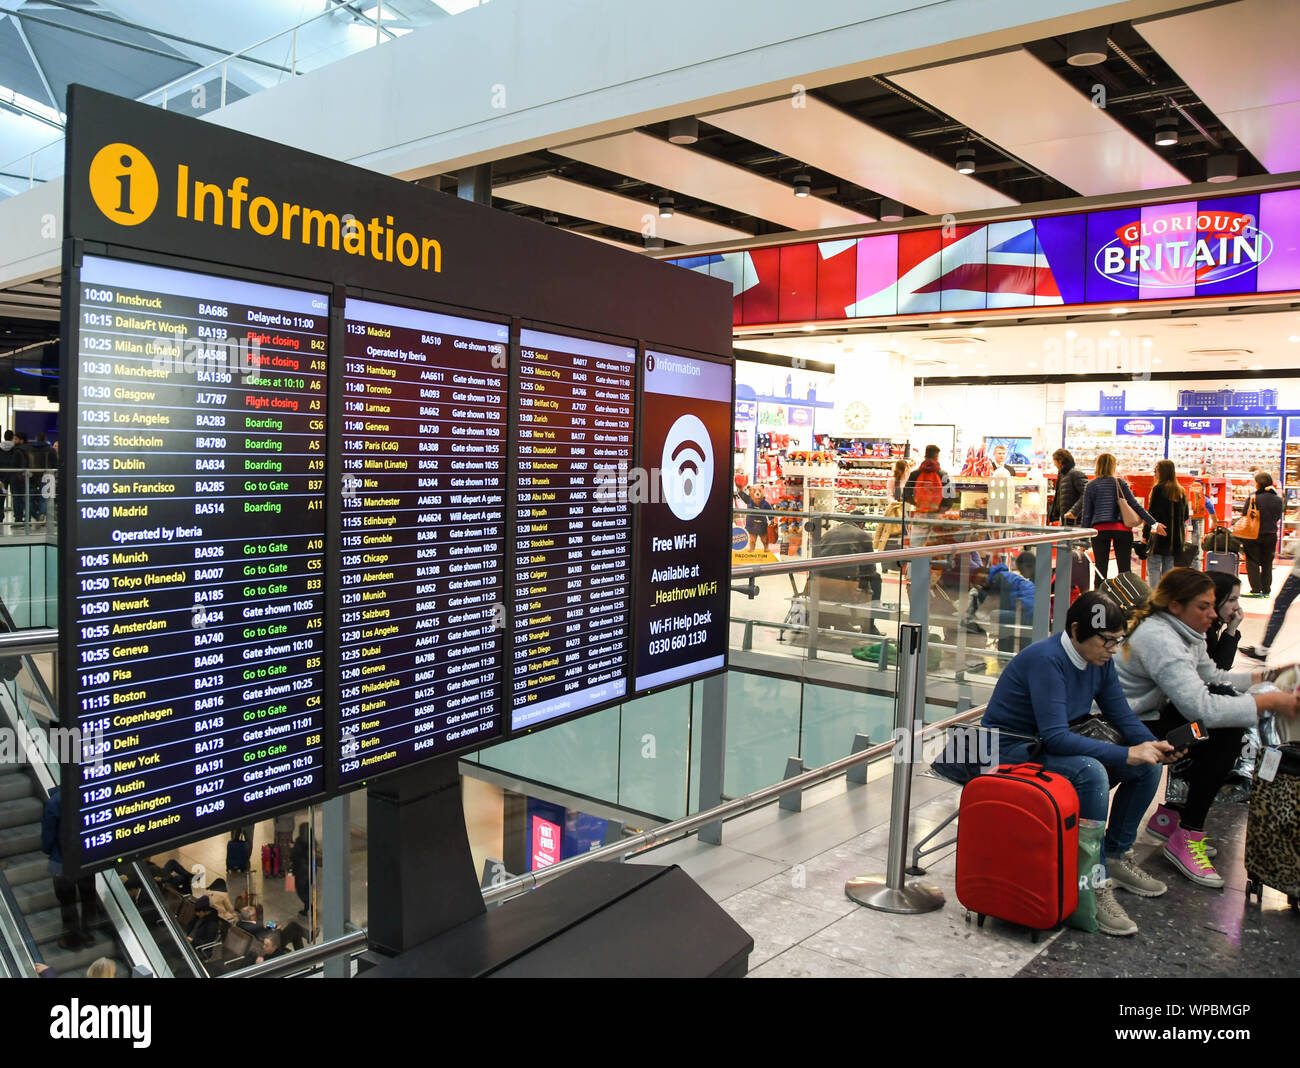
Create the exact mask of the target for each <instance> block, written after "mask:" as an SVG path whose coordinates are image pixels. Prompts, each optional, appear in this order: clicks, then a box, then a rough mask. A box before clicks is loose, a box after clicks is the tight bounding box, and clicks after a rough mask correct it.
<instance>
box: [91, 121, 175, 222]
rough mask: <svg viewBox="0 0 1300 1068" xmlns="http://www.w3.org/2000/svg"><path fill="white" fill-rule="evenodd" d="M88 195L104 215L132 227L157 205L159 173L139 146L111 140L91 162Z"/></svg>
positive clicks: (142, 220)
mask: <svg viewBox="0 0 1300 1068" xmlns="http://www.w3.org/2000/svg"><path fill="white" fill-rule="evenodd" d="M90 195H91V196H92V197H94V198H95V204H96V205H97V206H98V207H99V210H100V211H102V212H103V213H104V215H105V216H106V217H107V218H109V219H112V220H113V222H115V223H119V224H121V225H122V226H135V225H137V224H138V223H142V222H144V221H145V220H146V219H147V218H149V216H150V215H152V214H153V209H154V208H155V207H156V206H157V204H158V175H157V174H156V173H155V172H154V169H153V164H152V163H150V162H149V157H148V156H146V155H145V154H144V153H143V152H141V151H140V150H139V149H138V148H136V147H134V146H133V145H127V144H123V143H121V142H120V141H119V142H114V143H113V144H111V145H105V146H104V147H103V148H101V149H100V150H99V151H98V152H96V153H95V158H94V159H93V160H91V161H90Z"/></svg>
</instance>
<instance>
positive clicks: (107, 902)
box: [0, 631, 171, 976]
mask: <svg viewBox="0 0 1300 1068" xmlns="http://www.w3.org/2000/svg"><path fill="white" fill-rule="evenodd" d="M25 636H26V635H25V634H24V633H23V632H21V631H20V632H17V633H12V634H0V652H3V648H4V646H5V645H6V644H10V643H11V642H12V640H13V639H15V638H18V639H21V638H23V637H25ZM5 639H9V640H10V642H6V640H5ZM13 644H18V643H16V642H13ZM26 659H27V660H28V661H29V663H28V664H27V665H26V666H27V670H28V671H29V672H30V673H31V674H32V675H33V676H34V677H35V678H38V679H39V674H38V673H37V671H36V669H35V665H34V664H32V663H30V659H31V658H30V657H27V658H26ZM14 682H15V684H16V682H17V680H16V679H15V680H14ZM46 692H48V691H46ZM12 703H13V716H14V721H13V723H12V726H13V727H14V728H17V727H19V726H20V725H22V726H23V727H25V728H27V729H29V730H30V729H37V730H39V729H41V724H40V723H38V722H36V720H35V717H34V716H32V715H31V712H30V710H28V711H27V712H26V714H24V710H23V709H21V708H19V707H18V703H17V701H13V702H12ZM49 707H50V709H51V711H54V712H56V713H57V709H56V708H54V706H52V705H51V706H49ZM17 733H19V734H20V736H21V735H22V734H23V733H24V732H17ZM23 756H24V758H25V759H26V760H27V763H28V764H29V765H30V766H31V769H32V772H33V776H32V777H33V781H34V782H35V783H36V786H37V792H38V794H39V797H40V800H41V803H42V805H43V804H44V803H45V802H47V801H48V800H49V799H50V791H51V790H52V789H53V788H54V786H55V784H56V782H57V781H58V780H57V778H56V776H55V772H54V771H52V770H51V767H50V765H49V764H47V763H46V762H45V761H44V760H41V759H37V754H28V753H24V754H23ZM55 768H56V770H57V765H56V766H55ZM3 882H4V880H3V879H0V883H3ZM95 882H96V888H97V897H98V898H99V903H100V906H101V907H102V908H103V910H104V914H105V916H107V917H108V919H109V920H110V921H113V930H114V933H115V935H116V936H117V938H118V940H119V941H120V943H121V946H122V949H123V950H124V951H125V952H126V955H127V959H128V962H129V963H130V964H132V965H137V964H147V965H148V967H149V969H150V971H151V972H152V973H153V974H154V975H157V976H170V975H171V967H170V966H169V965H168V964H167V961H166V960H165V959H164V957H163V955H162V953H161V951H160V950H159V949H158V947H157V946H156V945H155V944H154V943H153V940H152V939H151V938H150V937H149V934H148V928H146V926H145V924H144V920H143V919H142V918H141V916H140V911H139V909H137V908H136V906H135V902H134V901H132V900H131V896H130V895H129V894H128V893H127V892H126V888H125V887H124V886H123V885H122V880H121V879H119V878H118V876H117V873H116V872H114V871H109V872H100V873H99V874H98V875H96V876H95ZM9 907H11V908H16V903H12V902H10V903H9ZM17 916H21V912H16V913H15V918H17ZM18 927H19V929H20V930H21V931H22V933H23V936H24V940H27V939H28V938H30V932H29V931H28V930H27V925H26V924H25V923H22V922H19V923H18ZM33 963H34V964H35V963H43V961H41V960H40V956H39V953H38V955H37V956H36V958H34V960H33Z"/></svg>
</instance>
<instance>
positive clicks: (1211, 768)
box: [1116, 567, 1296, 889]
mask: <svg viewBox="0 0 1300 1068" xmlns="http://www.w3.org/2000/svg"><path fill="white" fill-rule="evenodd" d="M1215 605H1216V590H1215V583H1214V579H1212V578H1211V577H1210V576H1209V575H1207V574H1206V573H1205V572H1203V571H1194V570H1192V569H1191V568H1190V567H1176V568H1174V569H1173V570H1172V571H1166V572H1165V573H1164V575H1162V576H1161V578H1160V585H1159V586H1157V587H1156V589H1155V592H1154V593H1153V594H1152V595H1151V600H1150V601H1148V602H1147V604H1146V606H1145V607H1144V608H1142V609H1140V610H1139V611H1138V612H1136V613H1135V614H1134V616H1133V620H1132V622H1131V623H1130V624H1129V631H1128V640H1127V641H1126V642H1125V645H1124V655H1123V656H1122V657H1120V658H1119V660H1118V662H1117V665H1116V668H1117V671H1118V674H1119V681H1120V684H1121V685H1122V686H1123V688H1124V694H1125V696H1126V697H1127V698H1128V703H1129V705H1130V707H1132V709H1133V711H1134V712H1136V713H1137V715H1138V717H1139V718H1140V719H1142V720H1143V722H1144V724H1145V726H1146V727H1147V728H1149V729H1150V731H1151V733H1152V734H1154V735H1155V736H1156V737H1157V738H1164V737H1166V736H1167V735H1168V734H1169V733H1170V732H1171V731H1173V730H1174V729H1175V728H1177V727H1185V726H1186V725H1187V724H1188V723H1192V722H1196V723H1199V724H1200V726H1201V728H1202V730H1203V732H1204V734H1205V738H1204V740H1202V741H1200V742H1197V743H1196V744H1195V745H1193V746H1192V748H1191V750H1190V752H1189V753H1188V757H1187V770H1186V772H1185V778H1186V779H1187V800H1186V801H1185V802H1184V803H1183V804H1182V805H1181V806H1173V805H1166V806H1162V810H1163V813H1164V814H1165V815H1166V819H1167V822H1166V823H1164V824H1160V823H1159V822H1158V820H1157V819H1156V818H1153V819H1152V821H1151V822H1150V823H1148V825H1147V829H1148V830H1150V831H1152V833H1154V834H1157V835H1160V836H1161V837H1166V835H1167V837H1168V843H1167V844H1166V845H1165V848H1164V855H1165V859H1166V860H1168V861H1170V863H1172V864H1173V865H1174V867H1176V868H1177V869H1178V870H1179V871H1180V872H1182V874H1183V875H1185V876H1187V878H1189V879H1191V880H1192V882H1194V883H1198V884H1199V885H1201V886H1208V887H1211V888H1214V889H1219V888H1222V887H1223V885H1224V881H1223V876H1221V875H1220V874H1219V873H1218V872H1217V871H1215V870H1214V865H1213V863H1212V862H1211V861H1210V858H1209V855H1208V853H1207V849H1208V847H1207V844H1206V841H1205V817H1206V814H1207V813H1208V812H1209V810H1210V805H1211V804H1212V803H1213V802H1214V797H1215V795H1216V794H1217V793H1218V792H1219V787H1221V786H1222V785H1223V784H1224V782H1225V781H1226V780H1227V778H1228V775H1229V774H1230V773H1231V772H1232V768H1233V765H1234V764H1235V763H1236V761H1237V757H1238V756H1240V755H1241V741H1242V731H1243V729H1244V728H1246V727H1250V726H1254V725H1255V724H1256V723H1257V722H1258V720H1259V713H1261V712H1277V713H1280V714H1283V715H1287V716H1292V717H1294V716H1295V714H1296V698H1295V695H1294V694H1292V693H1283V692H1281V691H1274V692H1272V693H1257V694H1249V693H1246V692H1245V691H1246V690H1248V689H1249V688H1250V687H1251V686H1252V685H1253V684H1254V683H1256V682H1262V681H1264V679H1265V676H1266V674H1267V673H1266V672H1264V671H1262V670H1260V671H1254V672H1251V671H1224V670H1223V669H1222V668H1219V667H1217V666H1216V665H1215V663H1214V661H1213V660H1211V659H1210V654H1209V651H1208V650H1207V649H1206V645H1205V635H1206V633H1207V632H1208V631H1209V630H1210V628H1211V627H1212V626H1214V624H1215V621H1216V620H1218V619H1219V612H1218V609H1217V608H1216V606H1215ZM1161 814H1162V812H1161V811H1157V813H1156V817H1159V816H1160V815H1161ZM1175 817H1176V819H1175Z"/></svg>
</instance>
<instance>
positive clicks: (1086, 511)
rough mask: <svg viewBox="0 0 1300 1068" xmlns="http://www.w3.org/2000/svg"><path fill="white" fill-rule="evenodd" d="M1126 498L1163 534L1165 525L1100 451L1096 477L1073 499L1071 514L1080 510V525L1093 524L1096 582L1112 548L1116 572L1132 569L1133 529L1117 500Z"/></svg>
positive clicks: (1140, 516)
mask: <svg viewBox="0 0 1300 1068" xmlns="http://www.w3.org/2000/svg"><path fill="white" fill-rule="evenodd" d="M1121 497H1122V499H1123V500H1124V501H1126V502H1128V506H1129V507H1130V508H1132V509H1133V511H1134V513H1136V515H1137V517H1138V519H1139V520H1140V521H1142V522H1144V523H1149V524H1150V526H1151V529H1152V531H1154V532H1155V533H1156V534H1165V533H1167V531H1166V530H1165V526H1164V524H1163V523H1161V522H1160V521H1159V520H1157V519H1156V518H1155V517H1154V516H1152V515H1151V513H1149V512H1148V511H1147V510H1146V509H1145V508H1143V507H1142V505H1140V504H1138V502H1137V498H1135V497H1134V496H1133V491H1132V490H1131V489H1129V488H1128V483H1127V482H1125V481H1124V480H1123V479H1122V478H1118V477H1116V475H1115V457H1114V455H1113V454H1111V453H1109V452H1103V453H1102V454H1101V455H1100V456H1098V457H1097V477H1096V478H1094V479H1093V480H1092V481H1091V482H1089V483H1088V488H1087V489H1086V490H1084V493H1083V496H1082V497H1081V498H1080V499H1079V500H1077V501H1075V503H1074V505H1073V506H1072V507H1071V509H1070V513H1071V514H1079V513H1082V516H1083V525H1084V526H1085V527H1094V528H1095V529H1096V531H1097V535H1096V537H1094V538H1093V539H1092V555H1093V562H1094V563H1095V564H1096V565H1097V585H1098V586H1099V587H1100V586H1101V584H1102V582H1103V581H1105V578H1106V572H1107V571H1108V570H1110V551H1111V548H1112V547H1114V550H1115V568H1116V570H1117V571H1118V572H1119V573H1120V574H1124V573H1126V572H1129V571H1132V570H1133V530H1132V528H1130V527H1129V525H1128V524H1127V523H1126V522H1124V516H1123V515H1122V514H1121V511H1120V506H1119V502H1120V500H1121Z"/></svg>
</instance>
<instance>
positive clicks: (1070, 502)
mask: <svg viewBox="0 0 1300 1068" xmlns="http://www.w3.org/2000/svg"><path fill="white" fill-rule="evenodd" d="M1052 463H1054V464H1056V496H1055V497H1053V498H1052V511H1051V515H1049V516H1048V517H1047V518H1048V519H1049V520H1051V521H1052V522H1053V523H1059V524H1061V525H1062V526H1065V525H1066V523H1067V522H1070V521H1072V520H1068V519H1067V516H1068V513H1069V511H1070V509H1072V508H1073V507H1074V505H1075V503H1076V502H1077V501H1081V500H1082V499H1083V494H1084V491H1085V490H1087V488H1088V476H1087V475H1085V474H1084V473H1083V472H1082V471H1081V470H1079V468H1078V467H1077V466H1076V465H1075V462H1074V454H1073V453H1071V452H1070V450H1069V449H1057V450H1056V451H1055V452H1054V453H1052Z"/></svg>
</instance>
